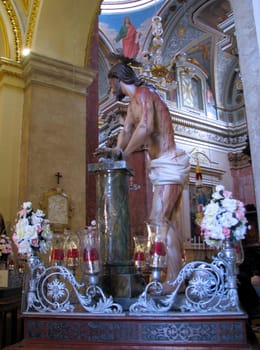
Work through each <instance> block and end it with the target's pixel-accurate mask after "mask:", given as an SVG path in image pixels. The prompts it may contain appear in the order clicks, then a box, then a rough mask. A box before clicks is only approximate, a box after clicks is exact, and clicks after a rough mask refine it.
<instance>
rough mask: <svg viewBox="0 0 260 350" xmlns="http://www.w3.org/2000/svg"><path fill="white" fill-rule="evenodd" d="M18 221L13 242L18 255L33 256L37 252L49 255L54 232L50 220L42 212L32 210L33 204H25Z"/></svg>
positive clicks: (19, 213)
mask: <svg viewBox="0 0 260 350" xmlns="http://www.w3.org/2000/svg"><path fill="white" fill-rule="evenodd" d="M17 215H18V219H17V222H16V225H15V232H14V233H13V237H12V238H13V241H14V243H15V245H16V246H17V248H18V253H20V254H27V255H28V256H29V255H32V254H34V253H35V252H40V253H47V252H48V250H49V249H50V247H51V240H52V236H53V234H52V231H51V229H50V223H49V220H47V219H45V218H44V217H45V214H44V212H43V211H42V210H40V209H37V210H36V212H34V211H33V209H32V203H31V202H24V203H23V205H22V209H21V210H20V211H19V212H18V214H17Z"/></svg>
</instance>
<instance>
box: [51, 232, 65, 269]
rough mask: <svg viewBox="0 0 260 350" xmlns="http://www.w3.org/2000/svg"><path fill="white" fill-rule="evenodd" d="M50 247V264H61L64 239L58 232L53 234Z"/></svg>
mask: <svg viewBox="0 0 260 350" xmlns="http://www.w3.org/2000/svg"><path fill="white" fill-rule="evenodd" d="M55 235H56V237H55V238H54V242H53V245H52V249H51V256H50V265H51V266H62V265H63V264H64V240H63V238H62V237H61V236H60V235H59V234H55Z"/></svg>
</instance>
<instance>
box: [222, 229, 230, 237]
mask: <svg viewBox="0 0 260 350" xmlns="http://www.w3.org/2000/svg"><path fill="white" fill-rule="evenodd" d="M222 232H223V235H224V236H225V237H226V238H229V237H230V229H229V228H228V227H223V228H222Z"/></svg>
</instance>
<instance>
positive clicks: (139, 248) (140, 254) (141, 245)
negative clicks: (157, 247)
mask: <svg viewBox="0 0 260 350" xmlns="http://www.w3.org/2000/svg"><path fill="white" fill-rule="evenodd" d="M134 243H135V248H134V264H135V268H136V270H138V271H140V270H144V269H145V267H146V247H147V239H145V238H143V237H134Z"/></svg>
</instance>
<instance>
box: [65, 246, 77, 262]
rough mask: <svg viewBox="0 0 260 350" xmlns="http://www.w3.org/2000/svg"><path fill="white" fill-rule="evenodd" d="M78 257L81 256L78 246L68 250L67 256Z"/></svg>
mask: <svg viewBox="0 0 260 350" xmlns="http://www.w3.org/2000/svg"><path fill="white" fill-rule="evenodd" d="M78 257H79V251H78V249H77V248H69V249H68V250H67V258H72V259H75V258H78Z"/></svg>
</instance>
